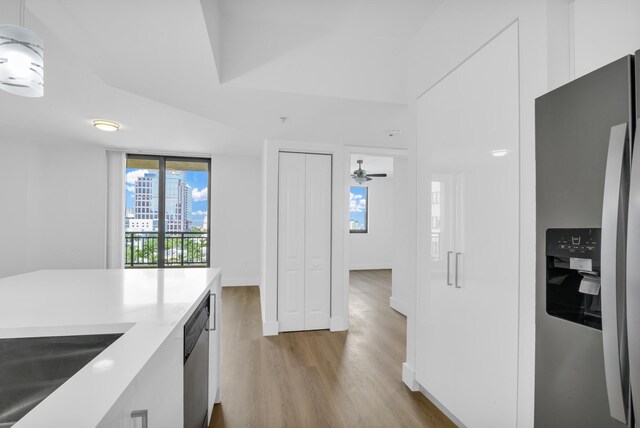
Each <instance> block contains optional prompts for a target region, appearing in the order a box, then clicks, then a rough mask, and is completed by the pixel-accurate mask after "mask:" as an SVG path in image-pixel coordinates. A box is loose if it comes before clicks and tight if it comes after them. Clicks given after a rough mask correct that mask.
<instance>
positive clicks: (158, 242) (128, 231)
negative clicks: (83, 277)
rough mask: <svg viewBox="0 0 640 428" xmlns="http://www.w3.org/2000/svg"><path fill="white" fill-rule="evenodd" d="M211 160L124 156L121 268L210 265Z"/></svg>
mask: <svg viewBox="0 0 640 428" xmlns="http://www.w3.org/2000/svg"><path fill="white" fill-rule="evenodd" d="M210 170H211V161H210V160H209V159H198V158H174V157H171V158H169V157H163V156H138V155H129V156H127V168H126V178H125V193H126V205H125V254H126V256H125V267H127V268H135V267H185V266H193V267H206V266H209V260H210V257H209V253H210V251H209V249H210V245H209V241H210V233H209V227H208V225H209V192H208V189H209V187H210Z"/></svg>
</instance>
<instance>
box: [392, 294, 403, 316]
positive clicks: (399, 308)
mask: <svg viewBox="0 0 640 428" xmlns="http://www.w3.org/2000/svg"><path fill="white" fill-rule="evenodd" d="M389 306H391V309H393V310H394V311H396V312H399V313H401V314H402V315H404V316H405V317H406V316H407V304H406V303H405V302H403V301H401V300H398V299H396V298H395V297H393V296H391V297H389Z"/></svg>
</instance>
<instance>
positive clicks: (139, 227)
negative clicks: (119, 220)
mask: <svg viewBox="0 0 640 428" xmlns="http://www.w3.org/2000/svg"><path fill="white" fill-rule="evenodd" d="M153 222H154V221H153V220H152V219H135V218H128V219H127V220H126V223H127V224H126V228H127V232H153V231H154V229H153Z"/></svg>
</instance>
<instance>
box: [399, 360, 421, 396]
mask: <svg viewBox="0 0 640 428" xmlns="http://www.w3.org/2000/svg"><path fill="white" fill-rule="evenodd" d="M402 381H403V382H404V384H405V385H407V388H409V389H410V390H411V391H418V390H419V388H420V385H418V382H417V381H416V372H415V370H413V369H412V368H411V367H410V366H409V365H408V364H407V363H402Z"/></svg>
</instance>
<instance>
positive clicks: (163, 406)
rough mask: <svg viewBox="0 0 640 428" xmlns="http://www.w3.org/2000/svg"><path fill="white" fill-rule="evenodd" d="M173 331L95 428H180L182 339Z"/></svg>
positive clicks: (178, 331)
mask: <svg viewBox="0 0 640 428" xmlns="http://www.w3.org/2000/svg"><path fill="white" fill-rule="evenodd" d="M181 329H182V326H179V327H177V328H176V329H175V330H174V332H173V333H172V334H171V336H170V337H169V338H167V339H166V341H165V342H164V343H163V344H162V346H161V347H160V349H158V351H157V352H156V353H155V354H154V355H153V357H152V358H151V359H150V360H149V362H147V364H146V365H145V366H144V367H143V368H142V370H140V372H139V373H138V375H137V376H136V377H135V379H134V380H133V381H132V382H131V384H129V386H128V387H127V389H126V390H125V392H124V393H123V394H122V395H121V396H120V398H119V399H118V401H117V402H116V404H114V406H113V407H112V408H111V410H110V411H109V412H108V413H107V415H106V416H105V417H104V418H103V419H102V421H101V422H100V424H99V425H98V427H99V428H142V427H143V426H144V425H143V419H144V418H146V419H147V426H149V427H158V428H165V427H166V428H173V427H180V426H182V425H183V418H184V415H183V408H184V406H183V352H182V351H183V336H182V335H181V334H180V331H181Z"/></svg>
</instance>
